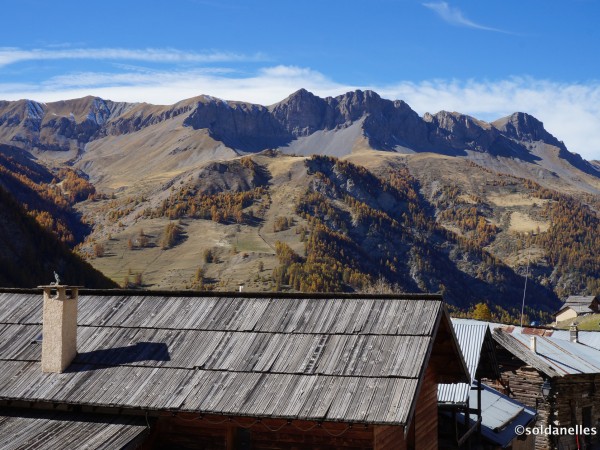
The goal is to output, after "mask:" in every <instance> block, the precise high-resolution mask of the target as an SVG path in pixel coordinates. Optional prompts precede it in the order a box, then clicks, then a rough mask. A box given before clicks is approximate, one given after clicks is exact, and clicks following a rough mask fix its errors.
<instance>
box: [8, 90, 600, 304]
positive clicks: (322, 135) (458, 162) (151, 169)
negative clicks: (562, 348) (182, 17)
mask: <svg viewBox="0 0 600 450" xmlns="http://www.w3.org/2000/svg"><path fill="white" fill-rule="evenodd" d="M36 121H37V122H36ZM65 121H67V122H68V123H67V122H65ZM61 124H63V125H61ZM67 125H68V126H67ZM0 137H1V138H2V139H3V140H4V142H5V143H7V144H8V143H9V144H10V147H9V146H4V147H1V148H0V157H2V155H4V156H3V158H4V159H0V163H1V162H2V161H4V163H3V164H4V168H5V174H8V175H7V177H5V178H2V179H0V184H2V183H3V184H4V185H5V187H7V188H8V189H9V190H10V191H11V192H12V193H13V195H15V196H16V197H17V198H18V199H19V200H20V201H21V202H22V203H23V204H27V207H28V210H29V213H30V214H32V213H33V210H42V211H45V212H46V213H48V214H51V215H53V216H54V217H55V218H57V219H58V218H60V217H61V216H60V214H64V215H65V216H64V217H63V219H61V226H63V227H64V228H71V227H75V228H77V227H81V228H80V231H79V232H78V233H74V235H73V239H72V240H71V241H68V242H70V243H71V244H72V245H73V244H75V243H77V242H79V241H80V240H81V239H82V238H83V237H84V235H85V234H86V233H90V234H89V235H87V237H85V240H84V241H83V242H82V243H81V244H80V245H79V246H78V251H80V252H81V253H82V254H83V255H86V257H88V258H89V259H90V262H91V263H92V264H93V265H94V266H95V267H96V268H98V269H99V270H101V271H102V272H103V273H105V274H106V275H107V276H109V277H110V278H111V279H113V280H115V281H117V282H118V283H119V284H126V285H132V284H135V285H142V286H145V287H150V288H162V289H182V288H196V289H198V288H202V289H206V288H209V289H236V288H237V286H238V285H239V284H244V285H245V286H246V287H247V289H258V290H270V289H300V290H356V289H363V288H364V286H365V285H366V284H369V283H372V282H374V281H375V280H377V279H378V278H379V277H381V276H382V277H384V278H385V279H386V280H387V281H388V282H390V283H395V284H397V285H398V286H399V287H400V288H401V289H404V290H410V291H414V290H417V291H440V290H441V291H443V292H445V294H446V296H447V298H448V299H449V300H450V301H451V302H452V303H453V304H454V305H457V306H458V307H460V308H463V309H465V308H468V307H469V305H472V304H474V303H477V302H480V301H486V302H489V303H490V304H494V305H496V306H497V308H499V309H497V313H498V314H499V315H501V314H503V313H507V314H508V312H510V313H512V314H514V313H515V311H516V309H515V308H517V306H520V301H521V299H522V295H523V291H522V288H523V286H524V284H525V278H524V276H525V274H527V276H528V280H529V281H528V294H527V297H528V298H527V299H528V302H527V304H528V305H530V307H531V308H534V309H536V310H538V311H539V310H542V311H546V312H549V311H551V310H552V309H553V308H554V307H555V306H556V305H557V302H558V297H559V296H560V297H562V296H564V295H568V294H579V293H583V292H589V293H597V291H598V289H599V288H600V283H599V281H598V277H597V273H598V271H600V261H599V260H598V256H597V255H598V254H599V253H598V252H599V251H600V248H598V239H597V238H596V237H595V235H596V234H597V233H596V234H595V231H594V227H596V228H597V226H598V209H599V208H600V201H599V200H598V199H599V198H600V197H599V195H600V176H599V173H600V172H599V168H598V165H597V164H596V163H589V162H587V161H584V160H582V159H581V158H580V157H579V156H578V155H575V154H572V153H570V152H569V151H568V150H567V148H566V147H565V145H564V144H563V143H562V142H560V141H559V140H558V139H557V138H555V137H554V136H552V135H551V134H550V133H549V132H548V131H547V130H545V129H544V127H543V124H542V123H541V122H539V121H538V120H537V119H535V118H534V117H532V116H529V115H527V114H524V113H515V114H512V115H511V116H508V117H506V118H503V119H499V120H497V121H495V122H492V123H487V122H483V121H480V120H478V119H476V118H473V117H470V116H467V115H463V114H460V113H457V112H446V111H441V112H438V113H436V114H426V115H425V116H423V117H420V116H419V115H418V114H416V113H415V112H414V111H413V110H412V109H411V108H410V107H409V106H408V105H407V104H406V103H404V102H402V101H390V100H386V99H382V98H381V97H380V96H379V95H377V94H376V93H374V92H371V91H365V92H362V91H356V92H349V93H347V94H344V95H342V96H338V97H335V98H332V97H328V98H319V97H317V96H315V95H313V94H311V93H310V92H308V91H305V90H300V91H298V92H296V93H294V94H292V95H291V96H289V97H288V98H286V99H284V100H283V101H281V102H279V103H277V104H275V105H271V106H268V107H265V106H260V105H252V104H248V103H241V102H232V101H224V100H220V99H215V98H212V97H208V96H199V97H195V98H192V99H188V100H184V101H182V102H179V103H177V104H175V105H171V106H155V105H149V104H145V103H140V104H124V103H119V104H117V103H114V102H109V101H104V100H102V99H98V98H93V97H86V98H84V99H79V100H72V101H65V102H57V103H48V104H43V105H42V104H35V103H33V102H26V101H23V102H13V103H9V102H4V103H0ZM15 137H16V138H15ZM0 142H2V141H1V140H0ZM59 144H60V145H59ZM57 146H58V147H57ZM59 147H60V148H59ZM310 155H317V156H313V157H309V156H310ZM327 155H329V156H333V158H331V157H325V156H327ZM2 167H3V166H2V164H0V169H2ZM17 175H18V176H17ZM15 176H16V178H15ZM11 177H12V178H11ZM19 177H21V178H19ZM22 177H25V179H27V180H30V181H31V180H33V181H31V182H32V183H33V184H31V183H30V182H26V183H25V187H23V186H22V185H20V184H19V182H20V181H23V179H22ZM6 180H8V181H6ZM11 180H12V181H11ZM15 180H16V181H15ZM86 183H88V184H87V185H86ZM88 185H89V186H88ZM65 186H67V187H68V188H67V187H65ZM70 186H79V187H80V188H82V189H83V190H82V191H81V192H86V193H87V195H85V194H84V195H78V196H76V197H77V198H76V199H75V198H71V197H73V196H72V193H73V188H71V187H70ZM63 203H66V206H65V208H63V209H61V207H60V205H61V204H63ZM34 206H35V207H34ZM44 214H45V213H44ZM43 217H47V216H45V215H43ZM67 218H69V220H73V219H74V220H75V223H74V224H71V225H68V224H67ZM38 221H40V220H39V217H38ZM41 222H42V223H45V222H44V221H41ZM86 224H90V225H91V226H90V228H86ZM569 224H571V225H569ZM55 228H57V227H55ZM54 231H58V230H57V229H54ZM98 245H100V246H101V247H102V249H103V250H104V251H103V252H97V251H95V249H96V248H97V246H98ZM134 280H135V282H134ZM529 297H530V298H529ZM517 309H518V308H517ZM507 311H508V312H507ZM530 313H531V314H532V315H535V314H538V312H535V311H534V310H530Z"/></svg>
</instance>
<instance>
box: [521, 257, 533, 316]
mask: <svg viewBox="0 0 600 450" xmlns="http://www.w3.org/2000/svg"><path fill="white" fill-rule="evenodd" d="M530 252H531V247H530V248H528V249H527V267H526V268H525V288H524V289H523V304H522V305H521V328H523V313H524V312H525V294H527V278H528V276H529V258H530V255H531V253H530Z"/></svg>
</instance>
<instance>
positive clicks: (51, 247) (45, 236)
mask: <svg viewBox="0 0 600 450" xmlns="http://www.w3.org/2000/svg"><path fill="white" fill-rule="evenodd" d="M0 210H1V211H2V215H0V248H2V252H0V286H4V287H35V286H38V285H40V284H48V283H50V282H51V281H54V275H53V273H54V271H56V272H58V273H59V274H60V277H61V280H62V281H63V282H65V283H68V284H71V285H74V286H78V285H79V286H86V287H90V288H91V287H96V288H111V287H116V285H115V283H114V282H112V281H111V280H109V279H107V278H106V277H105V276H104V275H102V274H101V273H100V272H98V271H97V270H95V269H93V268H92V267H91V266H90V265H89V264H88V263H86V262H84V261H83V260H81V259H80V258H79V257H78V256H76V255H74V254H73V253H71V251H70V250H69V249H68V247H66V246H65V245H64V244H63V243H61V242H59V241H58V239H57V238H56V236H54V235H53V234H52V233H50V232H49V231H47V230H44V229H43V228H42V227H40V226H39V225H38V224H37V223H36V222H35V220H34V219H32V218H31V217H29V216H28V215H27V214H26V213H25V211H24V210H23V208H22V207H21V205H20V204H18V203H17V202H16V201H15V200H14V199H13V197H12V196H11V195H10V194H9V193H8V192H7V191H6V190H5V189H4V188H2V187H1V186H0Z"/></svg>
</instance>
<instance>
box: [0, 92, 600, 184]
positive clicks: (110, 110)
mask: <svg viewBox="0 0 600 450" xmlns="http://www.w3.org/2000/svg"><path fill="white" fill-rule="evenodd" d="M68 111H77V113H76V115H73V113H72V112H71V113H70V114H69V113H68ZM57 112H58V113H57ZM181 115H183V116H184V120H183V125H184V126H186V127H191V128H193V129H206V130H208V132H209V133H210V135H211V136H212V137H213V138H214V139H215V140H217V141H221V142H223V143H224V144H225V145H226V146H227V147H230V148H232V149H235V150H240V151H245V152H256V151H261V150H265V149H268V148H279V147H284V146H288V145H289V144H290V143H291V142H292V141H294V140H297V139H301V138H305V137H308V136H312V135H314V136H312V137H315V139H314V142H312V141H311V143H310V146H311V148H312V147H314V148H315V151H318V148H319V145H320V144H321V143H323V142H324V141H320V140H319V139H321V137H320V136H319V135H318V134H315V133H318V132H321V133H322V135H323V136H325V135H327V136H328V137H327V136H326V137H327V138H328V139H329V138H330V137H331V133H329V132H332V131H336V130H343V129H347V128H349V127H350V126H352V125H356V124H358V123H360V125H359V126H360V127H361V131H362V136H363V137H364V138H365V139H366V140H367V141H368V144H369V146H370V147H372V148H374V149H378V150H390V151H395V150H400V149H402V148H406V149H409V150H412V151H416V152H421V151H431V152H438V153H443V154H448V155H454V156H457V155H463V156H464V155H466V154H467V151H475V152H487V153H490V154H492V155H495V156H506V157H514V158H519V159H522V160H527V161H534V160H536V156H534V155H533V154H532V153H531V151H530V145H529V144H530V143H532V142H542V143H545V144H549V145H553V146H556V147H558V148H559V150H560V153H559V154H560V156H561V157H562V158H564V159H565V160H567V161H569V162H570V163H571V164H573V165H575V166H577V167H578V168H580V169H582V170H586V171H593V172H597V170H596V169H595V168H594V166H592V165H591V164H589V163H587V162H585V161H584V160H582V159H581V158H580V157H579V156H578V155H574V154H572V153H570V152H568V150H567V149H566V147H565V146H564V144H563V143H562V142H560V141H559V140H558V139H556V138H555V137H554V136H552V135H551V134H550V133H548V132H547V131H546V130H545V129H544V126H543V124H542V122H540V121H539V120H537V119H536V118H535V117H532V116H530V115H528V114H525V113H514V114H512V115H510V116H508V117H505V118H503V119H499V120H497V121H495V122H493V123H486V122H482V121H479V120H477V119H474V118H473V117H470V116H467V115H463V114H459V113H456V112H453V113H450V112H446V111H440V112H438V113H436V114H429V113H427V114H425V115H424V117H420V116H419V115H418V114H417V113H416V112H415V111H413V110H412V109H411V108H410V106H408V105H407V104H406V103H405V102H403V101H401V100H395V101H391V100H386V99H382V98H381V97H380V96H379V95H378V94H377V93H375V92H373V91H369V90H367V91H360V90H357V91H353V92H348V93H346V94H344V95H340V96H337V97H327V98H320V97H317V96H316V95H314V94H312V93H310V92H308V91H307V90H305V89H300V90H299V91H297V92H295V93H293V94H292V95H290V96H289V97H287V98H286V99H284V100H282V101H281V102H279V103H277V104H275V105H272V106H270V107H265V106H260V105H255V104H249V103H241V102H228V101H224V100H220V99H216V98H211V97H201V98H199V99H190V100H186V101H182V102H180V103H177V104H175V105H173V106H170V107H169V106H165V107H157V106H153V105H146V104H128V103H116V102H111V101H105V100H102V99H100V98H94V97H86V98H83V99H78V100H68V101H65V102H56V103H54V104H52V103H49V104H40V103H36V102H32V101H20V102H1V101H0V136H3V139H4V140H5V141H6V140H7V138H6V136H9V139H8V140H9V141H11V142H13V143H18V144H19V145H20V146H21V147H23V148H33V147H36V148H38V149H45V150H63V149H67V148H69V146H70V145H71V144H70V143H69V142H71V143H72V142H73V141H76V142H77V144H85V143H87V142H89V141H91V140H94V139H98V138H101V137H104V136H107V135H121V134H129V133H135V132H137V131H140V130H142V129H144V128H146V127H150V126H152V125H155V124H158V123H160V122H163V121H167V120H170V119H173V118H175V117H177V116H181ZM344 145H345V146H347V147H348V150H347V151H350V149H351V148H352V143H347V142H345V141H344Z"/></svg>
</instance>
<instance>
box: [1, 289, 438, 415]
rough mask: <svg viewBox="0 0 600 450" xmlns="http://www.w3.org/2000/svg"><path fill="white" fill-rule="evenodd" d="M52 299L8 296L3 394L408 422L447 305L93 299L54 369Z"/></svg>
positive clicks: (84, 304) (83, 304)
mask: <svg viewBox="0 0 600 450" xmlns="http://www.w3.org/2000/svg"><path fill="white" fill-rule="evenodd" d="M41 310H42V297H41V294H39V293H37V292H35V293H18V292H4V293H0V360H2V362H1V363H0V364H1V367H2V370H1V371H0V399H5V400H9V399H19V400H27V401H32V402H55V403H56V402H58V403H65V404H71V405H78V404H80V405H91V406H108V407H122V408H138V409H146V410H172V411H195V412H205V413H215V414H230V415H248V416H256V417H285V418H296V419H305V420H319V421H346V422H361V423H381V424H406V423H407V422H408V421H409V419H410V415H411V413H412V410H413V408H414V402H415V397H416V393H417V392H418V386H419V383H420V379H421V377H422V374H423V367H424V366H425V365H426V364H427V361H428V358H429V355H430V354H431V347H432V345H433V340H434V337H435V333H436V332H437V327H438V325H439V323H440V320H442V317H447V316H445V315H446V313H445V311H444V309H443V305H442V300H441V298H439V297H437V298H423V299H419V298H407V299H405V298H401V297H400V298H390V297H386V298H373V297H370V298H361V297H347V296H346V298H335V297H330V298H323V297H322V296H319V297H315V298H309V297H306V296H304V297H302V298H292V297H289V296H288V297H282V298H278V297H269V296H256V297H251V296H250V297H249V296H247V295H246V296H244V297H237V296H234V295H233V294H232V295H230V296H229V297H227V296H223V295H220V296H210V295H205V296H196V297H192V296H173V297H169V296H164V295H163V296H160V295H148V296H145V295H131V296H129V295H125V294H119V295H110V294H107V295H82V296H80V298H79V319H78V324H79V327H78V352H79V353H78V355H77V357H76V359H75V361H74V362H73V363H72V364H71V366H70V367H69V368H68V370H67V372H65V373H63V374H48V373H42V371H41V368H40V363H39V361H40V353H41V351H40V345H39V344H35V343H33V342H35V341H36V338H37V337H38V336H39V334H40V333H41Z"/></svg>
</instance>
